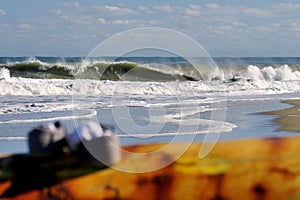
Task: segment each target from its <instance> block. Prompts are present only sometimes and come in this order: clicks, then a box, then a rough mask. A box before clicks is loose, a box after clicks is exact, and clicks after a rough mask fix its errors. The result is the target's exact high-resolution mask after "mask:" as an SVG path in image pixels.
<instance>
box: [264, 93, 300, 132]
mask: <svg viewBox="0 0 300 200" xmlns="http://www.w3.org/2000/svg"><path fill="white" fill-rule="evenodd" d="M282 103H285V104H289V105H292V106H293V107H291V108H287V109H282V110H276V111H270V112H264V113H263V114H268V115H277V116H278V118H277V119H275V120H274V121H275V122H276V123H278V124H279V125H280V128H279V130H280V131H293V132H300V99H297V100H285V101H282Z"/></svg>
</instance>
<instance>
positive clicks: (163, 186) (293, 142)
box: [0, 137, 300, 200]
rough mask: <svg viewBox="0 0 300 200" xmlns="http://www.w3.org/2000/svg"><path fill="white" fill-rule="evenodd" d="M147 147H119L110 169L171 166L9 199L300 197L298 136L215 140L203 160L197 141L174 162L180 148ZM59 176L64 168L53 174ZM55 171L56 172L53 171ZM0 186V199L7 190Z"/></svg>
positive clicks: (91, 178) (105, 174) (103, 174)
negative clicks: (119, 155)
mask: <svg viewBox="0 0 300 200" xmlns="http://www.w3.org/2000/svg"><path fill="white" fill-rule="evenodd" d="M169 145H171V147H172V148H168V149H163V147H164V146H166V144H147V145H137V146H128V147H122V148H123V149H124V150H126V151H129V152H136V153H147V152H153V151H155V150H158V149H160V152H159V154H156V155H154V154H145V157H143V158H142V157H140V158H139V159H137V157H135V156H133V155H132V154H127V153H124V154H123V155H122V159H121V161H120V162H118V163H116V165H115V167H114V168H115V169H118V168H122V169H128V170H130V169H131V171H133V172H134V171H135V170H137V171H138V170H139V169H144V168H147V167H149V166H151V168H155V166H161V163H169V161H170V160H174V162H173V163H172V164H171V165H169V166H167V167H165V168H162V169H159V170H156V171H151V172H147V173H126V172H122V171H118V170H115V169H113V168H104V169H102V170H96V171H94V172H92V173H89V174H86V175H83V176H80V177H77V178H71V179H68V180H64V181H63V180H62V181H60V182H58V183H55V184H51V185H48V186H44V187H43V188H35V189H32V190H31V191H27V192H23V193H15V194H14V195H13V196H11V198H12V199H14V198H15V199H33V200H34V199H141V198H143V199H144V200H147V199H153V200H157V199H172V200H173V199H191V200H195V199H229V200H230V199H233V200H235V199H245V200H247V199H300V156H299V152H300V137H285V138H266V139H249V140H241V141H226V142H219V143H217V145H216V146H215V147H214V149H213V150H212V152H211V153H210V154H209V155H208V156H207V157H205V158H204V159H199V158H198V154H199V149H200V147H201V144H200V143H194V144H192V145H191V146H190V148H189V149H188V150H187V151H185V153H184V154H183V155H182V156H181V157H180V158H179V159H177V160H176V159H174V156H175V155H177V153H178V152H181V151H182V149H183V148H185V145H184V144H169ZM58 171H60V172H62V171H63V169H60V170H58ZM57 173H59V172H57ZM10 184H11V182H10V180H9V179H6V180H2V182H1V183H0V196H1V194H3V193H4V192H5V191H6V190H7V188H9V187H10Z"/></svg>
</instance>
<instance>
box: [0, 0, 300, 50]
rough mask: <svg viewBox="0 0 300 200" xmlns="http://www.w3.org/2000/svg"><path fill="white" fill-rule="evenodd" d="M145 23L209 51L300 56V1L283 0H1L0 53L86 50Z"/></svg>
mask: <svg viewBox="0 0 300 200" xmlns="http://www.w3.org/2000/svg"><path fill="white" fill-rule="evenodd" d="M297 2H298V3H297ZM149 26H151V27H163V28H169V29H174V30H176V31H179V32H182V33H184V34H187V35H188V36H190V37H192V38H193V39H195V40H196V41H198V42H199V43H200V44H201V45H202V46H203V47H204V48H205V49H206V50H207V51H208V52H209V53H210V54H211V55H212V56H300V3H299V1H283V0H282V1H277V0H272V1H270V0H264V1H237V0H227V1H224V0H223V1H208V0H202V1H196V0H194V1H192V0H186V1H183V0H173V1H170V0H168V1H156V0H153V1H148V0H145V1H140V0H134V1H131V0H128V1H115V0H110V1H92V0H79V1H54V0H51V1H50V0H47V1H46V0H43V1H41V0H24V1H23V0H22V1H11V0H1V1H0V56H38V55H40V56H85V55H87V54H88V53H89V52H90V51H91V50H92V49H93V48H94V47H95V46H96V45H97V44H98V43H100V42H101V41H103V40H104V39H106V38H108V37H110V36H112V35H114V34H116V33H118V32H122V31H125V30H129V29H132V28H138V27H149Z"/></svg>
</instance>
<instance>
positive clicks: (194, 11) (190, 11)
mask: <svg viewBox="0 0 300 200" xmlns="http://www.w3.org/2000/svg"><path fill="white" fill-rule="evenodd" d="M200 9H201V7H200V6H197V5H190V6H189V7H188V8H186V15H188V16H199V15H200V13H201V12H200Z"/></svg>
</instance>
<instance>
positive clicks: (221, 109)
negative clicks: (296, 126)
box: [0, 57, 300, 153]
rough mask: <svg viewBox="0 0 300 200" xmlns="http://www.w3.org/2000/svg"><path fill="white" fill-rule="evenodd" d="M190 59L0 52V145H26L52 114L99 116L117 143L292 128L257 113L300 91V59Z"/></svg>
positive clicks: (271, 133) (5, 148) (75, 118)
mask: <svg viewBox="0 0 300 200" xmlns="http://www.w3.org/2000/svg"><path fill="white" fill-rule="evenodd" d="M193 59H194V60H196V61H197V60H198V61H199V66H197V67H196V68H195V67H194V66H193V65H192V64H190V63H189V62H188V61H187V60H185V59H183V58H179V57H122V58H113V59H112V58H89V59H86V58H79V57H72V58H57V57H17V58H15V57H2V58H0V95H1V99H0V102H1V107H0V127H1V131H0V152H1V153H4V152H8V153H14V152H27V151H28V147H27V141H26V140H27V134H28V132H29V131H30V130H31V129H32V128H33V127H35V126H38V125H40V124H45V123H51V122H53V121H56V120H60V121H62V122H63V123H64V124H65V125H66V127H67V130H68V132H70V131H72V130H73V129H74V124H75V123H77V122H80V121H82V120H86V119H92V120H98V121H99V122H100V123H101V124H104V125H107V126H109V127H112V128H113V129H114V131H115V132H116V134H118V135H119V137H120V139H121V143H122V145H130V144H144V143H154V142H170V141H172V140H173V139H174V137H177V138H179V139H178V140H177V141H185V139H186V138H188V137H189V136H190V135H193V136H194V141H195V142H201V141H203V140H204V138H205V136H206V135H207V134H220V138H218V139H219V140H232V139H242V138H255V137H281V136H290V135H295V134H297V133H293V132H285V131H278V128H279V125H278V124H276V123H275V122H274V121H273V120H274V119H275V118H276V117H277V116H270V115H262V114H260V113H261V112H265V111H271V110H278V109H283V108H287V107H289V105H286V104H283V103H281V102H280V101H281V100H285V99H297V98H300V93H299V91H300V58H297V57H290V58H289V57H286V58H277V57H276V58H256V57H253V58H214V59H213V60H214V62H215V63H216V66H217V67H216V68H212V69H211V70H210V71H207V70H203V71H201V64H200V63H201V59H203V58H193ZM195 63H197V62H194V63H193V64H195ZM199 69H200V71H199Z"/></svg>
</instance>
